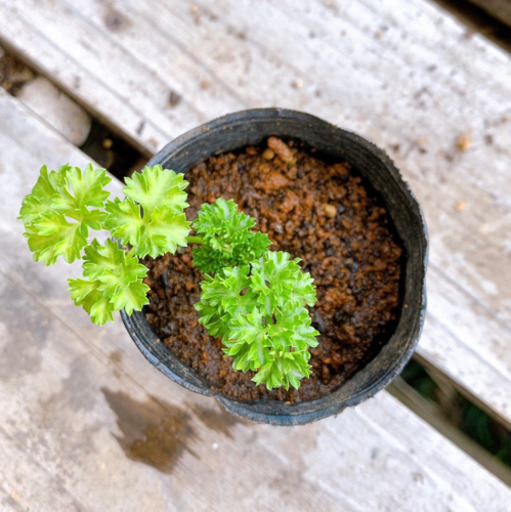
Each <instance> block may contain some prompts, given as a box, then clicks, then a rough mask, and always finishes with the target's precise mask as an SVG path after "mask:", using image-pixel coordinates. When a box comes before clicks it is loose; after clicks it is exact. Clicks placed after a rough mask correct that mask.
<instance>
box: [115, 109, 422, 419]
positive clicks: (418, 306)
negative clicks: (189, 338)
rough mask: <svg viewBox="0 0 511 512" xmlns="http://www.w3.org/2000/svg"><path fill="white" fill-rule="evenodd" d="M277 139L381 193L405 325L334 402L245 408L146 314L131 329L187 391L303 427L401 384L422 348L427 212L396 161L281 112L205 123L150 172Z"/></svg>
mask: <svg viewBox="0 0 511 512" xmlns="http://www.w3.org/2000/svg"><path fill="white" fill-rule="evenodd" d="M270 135H276V136H281V137H290V138H295V139H300V140H302V141H304V142H307V143H308V144H309V145H311V146H312V147H314V148H316V149H317V150H319V151H321V152H322V153H324V154H327V155H330V156H332V157H334V158H336V159H337V160H339V161H344V160H346V161H348V162H350V163H351V165H352V167H353V168H354V169H356V170H357V171H358V172H359V173H360V174H361V175H362V176H363V177H364V178H365V179H366V180H367V181H368V182H369V183H370V184H371V185H372V187H373V188H374V189H375V190H376V191H377V192H378V193H379V195H380V196H381V198H382V199H383V201H384V203H385V205H386V208H387V211H388V213H389V215H390V217H391V218H392V221H393V223H394V226H395V229H396V231H397V234H398V236H399V238H400V239H401V241H402V244H403V246H404V249H405V265H404V283H403V296H402V305H401V311H400V313H399V320H398V325H397V327H396V329H395V332H394V333H393V334H392V336H391V337H390V339H389V341H388V343H387V344H386V345H385V346H384V347H383V348H382V350H381V351H380V353H379V354H378V355H377V356H376V357H375V358H374V359H373V360H372V361H371V362H370V363H369V364H367V365H366V366H365V367H364V368H363V369H361V370H360V371H359V372H358V373H356V374H355V375H354V376H353V377H352V378H351V379H350V380H348V381H347V382H346V383H344V384H343V385H342V386H341V387H339V388H338V389H336V390H334V391H332V392H330V393H329V394H327V395H325V396H323V397H321V398H319V399H316V400H313V401H310V402H304V403H298V404H292V405H286V404H284V403H283V402H280V401H275V400H273V401H256V402H252V403H242V402H237V401H235V400H232V399H229V398H226V397H225V396H222V395H220V394H218V393H216V392H214V391H211V390H210V389H209V386H208V384H207V383H206V382H205V380H204V379H203V378H202V377H201V376H200V375H198V374H197V373H196V372H194V371H193V370H191V369H190V368H189V367H187V366H186V365H185V364H183V363H182V362H181V361H179V360H178V359H176V358H175V357H173V355H172V354H171V352H170V350H169V349H168V348H167V347H166V346H165V345H164V344H163V343H161V342H159V341H158V338H157V336H156V334H155V333H154V332H153V331H152V330H151V328H150V327H149V324H148V323H147V321H146V320H145V317H144V315H143V314H142V313H140V312H138V313H134V314H133V315H131V316H127V315H126V314H125V313H124V312H123V314H122V317H123V320H124V323H125V325H126V328H127V329H128V332H129V333H130V335H131V337H132V338H133V340H134V341H135V343H136V345H137V346H138V348H139V349H140V350H141V352H142V353H143V354H144V356H145V357H146V358H147V359H148V360H149V362H150V363H151V364H153V365H154V366H156V368H158V369H159V370H160V371H161V372H163V373H164V374H165V375H166V376H168V377H169V378H171V379H172V380H174V381H175V382H177V383H178V384H180V385H182V386H184V387H185V388H187V389H189V390H191V391H195V392H197V393H201V394H204V395H209V396H213V397H215V398H217V399H218V400H219V401H220V402H221V403H222V405H224V406H225V408H226V409H228V410H229V411H230V412H232V413H234V414H237V415H239V416H243V417H245V418H248V419H250V420H254V421H258V422H263V423H269V424H274V425H299V424H304V423H309V422H312V421H316V420H319V419H322V418H325V417H327V416H330V415H334V414H338V413H339V412H341V411H342V410H343V409H344V408H346V407H349V406H354V405H357V404H358V403H360V402H361V401H362V400H365V399H367V398H369V397H371V396H373V395H374V394H375V393H376V392H377V391H380V390H381V389H383V388H384V387H385V386H387V385H388V384H389V383H390V382H391V381H392V379H394V378H395V377H396V376H397V375H398V374H399V373H400V371H401V370H402V369H403V367H404V365H405V364H406V363H407V362H408V360H409V359H410V357H411V356H412V353H413V351H414V349H415V346H416V344H417V342H418V339H419V336H420V332H421V329H422V324H423V321H424V315H425V310H426V293H425V273H426V265H427V232H426V226H425V223H424V218H423V216H422V212H421V210H420V207H419V205H418V203H417V201H416V199H415V197H414V196H413V194H412V192H411V191H410V189H409V188H408V186H407V185H406V183H404V181H403V180H402V178H401V176H400V174H399V172H398V170H397V169H396V168H395V167H394V165H393V163H392V162H391V160H390V159H389V158H388V157H387V155H386V154H385V153H383V152H382V151H381V150H380V149H378V148H377V147H376V146H374V145H373V144H372V143H370V142H368V141H367V140H365V139H363V138H362V137H360V136H358V135H355V134H353V133H350V132H347V131H345V130H342V129H340V128H337V127H335V126H333V125H331V124H329V123H327V122H325V121H323V120H321V119H318V118H316V117H314V116H311V115H308V114H304V113H301V112H295V111H290V110H282V109H276V108H271V109H257V110H247V111H242V112H237V113H234V114H230V115H227V116H225V117H221V118H219V119H216V120H214V121H211V122H209V123H206V124H204V125H202V126H200V127H198V128H196V129H194V130H192V131H190V132H188V133H185V134H184V135H182V136H181V137H178V138H177V139H176V140H174V141H173V142H171V143H170V144H168V145H167V146H166V147H165V148H164V149H162V150H161V151H160V152H159V153H158V154H157V155H155V156H154V157H153V158H152V159H151V161H150V162H149V164H148V165H151V166H152V165H156V164H161V165H162V166H163V167H164V168H169V169H173V170H174V171H176V172H184V173H186V172H187V171H188V170H189V169H191V168H192V167H193V166H194V165H196V164H197V163H198V162H200V161H203V160H205V159H206V158H207V157H209V156H211V155H213V154H220V153H223V152H225V151H230V150H234V149H237V148H241V147H243V146H246V145H257V144H259V143H261V142H262V141H264V140H265V139H266V138H267V137H269V136H270Z"/></svg>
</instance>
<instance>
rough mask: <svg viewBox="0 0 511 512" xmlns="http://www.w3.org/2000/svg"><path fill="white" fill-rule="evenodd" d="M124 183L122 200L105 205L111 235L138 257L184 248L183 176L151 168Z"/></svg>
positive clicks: (186, 223) (166, 170)
mask: <svg viewBox="0 0 511 512" xmlns="http://www.w3.org/2000/svg"><path fill="white" fill-rule="evenodd" d="M125 181H126V187H124V189H123V192H124V194H125V196H126V198H125V199H124V200H122V201H121V200H120V199H119V198H116V199H115V200H114V201H109V202H108V203H107V204H106V211H107V212H108V216H107V218H106V222H105V224H106V227H107V228H108V229H109V230H110V233H111V234H112V236H114V237H116V238H118V239H119V240H120V241H121V243H122V244H130V245H131V246H132V247H133V248H135V252H136V254H137V255H138V256H139V257H141V258H143V257H144V256H147V255H149V256H151V257H153V258H155V257H156V256H158V255H160V254H164V253H166V252H171V253H174V252H175V251H176V249H177V248H178V247H185V246H186V245H187V241H186V237H187V236H188V234H189V233H190V223H189V222H188V221H187V220H186V217H185V214H184V211H183V210H184V208H186V207H187V206H188V203H187V202H186V198H187V194H186V192H185V191H184V189H185V188H186V187H187V186H188V182H187V181H185V180H184V178H183V175H182V174H176V173H175V172H174V171H170V170H168V169H163V168H162V166H161V165H155V166H154V167H145V168H144V169H143V170H142V172H140V173H134V174H133V176H132V177H131V178H126V180H125Z"/></svg>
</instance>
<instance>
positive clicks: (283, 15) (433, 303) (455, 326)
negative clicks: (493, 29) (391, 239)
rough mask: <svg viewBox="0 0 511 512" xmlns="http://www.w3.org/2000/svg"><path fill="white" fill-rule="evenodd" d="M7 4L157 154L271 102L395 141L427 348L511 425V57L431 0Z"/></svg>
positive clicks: (37, 50)
mask: <svg viewBox="0 0 511 512" xmlns="http://www.w3.org/2000/svg"><path fill="white" fill-rule="evenodd" d="M0 9H1V12H2V16H0V34H1V36H0V37H1V38H2V40H3V42H4V43H7V45H8V46H9V47H10V48H13V49H15V50H16V51H17V52H19V53H20V54H21V55H22V56H23V57H25V58H27V59H29V60H30V61H31V62H32V63H33V64H34V65H35V66H36V67H37V68H38V69H40V70H41V71H43V72H44V73H46V74H48V75H49V76H50V77H51V78H52V80H54V81H56V82H57V83H58V84H59V85H60V86H62V87H63V88H64V89H66V90H67V91H68V92H69V93H70V94H71V95H72V96H74V97H75V98H77V99H78V100H79V101H80V102H82V103H83V104H85V105H86V106H87V108H88V109H90V110H92V111H93V112H95V113H96V114H97V115H99V116H100V117H101V118H102V119H103V120H104V121H105V122H106V123H108V124H109V125H111V126H113V127H114V128H115V129H116V130H118V131H120V132H122V133H124V135H125V136H126V137H127V138H129V139H130V140H131V141H132V142H134V143H136V144H137V146H138V147H140V148H142V149H143V150H144V151H145V152H146V153H152V152H154V151H155V150H156V149H158V148H160V147H162V145H163V144H165V142H166V141H168V140H169V139H171V138H173V137H175V136H176V135H178V134H180V133H182V132H183V131H185V130H186V129H188V128H191V127H193V126H195V125H196V124H198V123H199V122H201V121H204V120H208V119H211V118H214V117H216V116H218V115H221V114H225V113H227V112H230V111H234V110H238V109H242V108H246V107H262V106H282V107H287V108H295V109H300V110H304V111H307V112H310V113H314V114H316V115H318V116H320V117H323V118H324V119H326V120H328V121H331V122H332V123H334V124H337V125H340V126H342V127H344V128H348V129H352V130H354V131H357V132H359V133H360V134H362V135H365V136H367V137H368V138H369V139H371V140H373V141H374V142H375V143H377V144H378V145H379V146H381V147H382V148H385V149H386V150H387V151H388V152H389V154H390V155H391V157H392V158H393V159H394V160H395V162H396V164H397V166H398V167H399V168H400V169H401V170H402V173H403V175H404V177H405V179H406V180H407V181H408V182H409V183H410V185H411V187H412V189H413V190H414V192H415V194H416V195H417V197H418V199H419V200H420V202H421V204H422V206H423V208H424V211H425V215H426V219H427V223H428V227H429V231H430V238H431V251H430V269H431V270H430V275H429V304H430V307H429V313H428V319H427V323H426V327H425V332H424V336H423V338H422V341H421V343H420V346H419V349H418V352H419V354H420V355H421V357H423V358H424V359H425V360H426V361H427V362H429V363H430V364H431V365H433V366H435V367H437V368H439V369H440V370H442V371H443V372H444V373H445V374H446V375H448V376H449V377H450V378H452V379H453V381H454V382H455V383H456V384H457V385H458V386H459V387H460V388H461V389H462V390H464V391H465V392H466V393H467V394H469V395H470V396H473V397H475V399H476V400H477V401H479V402H480V403H481V404H482V405H483V406H484V407H485V408H486V409H488V410H489V411H490V412H492V413H493V414H494V415H496V416H498V417H499V419H500V420H501V421H503V422H505V423H506V424H507V425H508V426H511V407H510V404H511V355H510V354H511V350H509V343H510V341H511V272H509V268H510V252H511V243H510V238H509V233H510V232H511V173H510V172H509V161H510V158H511V97H510V94H509V83H510V80H511V61H510V58H509V55H507V54H505V53H503V52H502V51H500V50H498V49H497V48H496V47H494V46H493V45H492V44H491V43H489V42H487V41H486V40H484V39H483V38H482V37H480V36H472V37H469V36H467V33H466V31H465V29H464V28H463V27H462V26H461V25H460V24H458V23H457V22H456V20H455V19H453V18H452V17H451V16H449V15H448V14H446V13H445V12H443V11H441V10H440V9H439V8H436V7H434V6H433V5H431V4H429V3H428V2H426V1H423V0H413V1H410V2H406V4H405V5H403V2H398V1H397V0H385V1H376V0H359V1H357V2H349V3H341V2H336V1H319V0H318V1H312V0H309V1H306V2H299V3H297V2H291V1H289V0H283V1H281V2H270V1H260V2H251V1H249V0H239V1H236V2H234V1H229V0H222V1H218V2H215V3H214V4H212V3H211V2H206V1H197V2H172V1H168V2H157V1H148V2H127V1H122V0H113V1H110V2H108V3H105V2H100V1H99V0H93V1H90V0H78V1H76V2H65V1H63V0H59V1H51V2H50V1H37V2H36V1H35V0H28V1H25V2H10V1H8V0H0ZM460 135H465V136H466V137H465V140H466V141H467V144H465V146H463V149H462V148H460V147H459V144H457V138H458V137H459V136H460Z"/></svg>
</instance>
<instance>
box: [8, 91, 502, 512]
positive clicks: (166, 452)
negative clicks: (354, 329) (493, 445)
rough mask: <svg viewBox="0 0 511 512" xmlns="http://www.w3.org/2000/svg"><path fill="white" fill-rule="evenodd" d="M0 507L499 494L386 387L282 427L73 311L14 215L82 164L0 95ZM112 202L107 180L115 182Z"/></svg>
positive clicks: (393, 504) (431, 499)
mask: <svg viewBox="0 0 511 512" xmlns="http://www.w3.org/2000/svg"><path fill="white" fill-rule="evenodd" d="M0 118H1V119H2V123H0V194H1V201H0V247H1V251H0V274H1V280H0V297H1V299H0V302H1V304H2V307H1V308H0V382H1V386H0V410H1V411H2V417H1V418H2V419H1V421H0V454H1V456H0V510H22V511H24V510H37V511H47V510H48V511H57V510H58V511H60V510H87V511H89V510H91V511H96V510H97V511H103V510H109V511H110V510H111V511H117V510H118V511H122V512H127V511H130V510H136V511H139V510H152V511H159V510H162V511H163V510H176V511H180V512H181V511H188V510H189V511H193V512H196V511H201V510H204V511H206V510H207V511H214V510H218V511H229V510H233V511H239V510H248V509H249V508H253V507H257V509H258V510H300V511H317V510H322V511H323V510H324V511H327V510H332V511H335V510H341V509H342V510H355V511H366V510H393V511H394V510H406V511H408V510H411V509H413V510H416V511H430V510H432V509H434V510H438V511H441V510H446V511H447V510H449V511H467V510H473V511H476V510H496V511H498V510H502V511H504V510H506V509H507V505H508V504H509V500H510V499H511V492H510V491H509V489H508V488H507V487H506V486H504V485H503V484H502V483H501V482H500V481H499V480H497V479H496V478H495V477H493V476H492V475H491V474H489V473H488V472H487V471H486V470H484V469H483V468H482V467H480V466H479V465H478V464H477V463H475V462H474V461H473V460H472V459H470V458H469V457H468V456H467V455H466V454H465V453H463V452H462V451H460V450H459V449H458V448H456V447H455V446H454V445H452V444H451V443H450V442H449V441H447V440H446V439H444V438H443V437H442V436H441V435H440V434H438V433H437V432H436V431H434V430H433V429H431V427H429V426H428V425H427V424H426V423H424V422H423V421H422V420H420V419H418V418H417V417H416V416H415V415H414V414H413V413H411V412H410V411H409V410H407V409H406V407H404V406H403V405H402V404H401V403H399V402H398V401H397V400H395V399H394V398H392V397H391V396H390V395H388V394H387V393H386V392H381V393H380V394H378V395H377V396H376V397H375V398H373V399H371V400H369V401H367V402H365V403H364V404H363V405H361V406H359V407H357V408H356V409H353V410H348V411H345V412H344V413H343V414H341V415H339V416H338V417H336V418H329V419H326V420H323V421H320V422H318V423H315V424H310V425H307V426H303V427H293V428H289V429H285V428H276V427H270V426H266V425H257V424H253V423H250V422H248V421H243V420H238V419H236V418H235V417H233V416H231V415H230V414H229V413H227V412H225V411H223V410H222V409H221V408H220V406H219V405H218V404H217V403H216V402H215V401H213V400H212V399H208V398H205V397H202V396H199V395H195V394H193V393H191V392H188V391H186V390H184V389H182V388H180V387H179V386H177V385H176V384H174V383H172V382H171V381H169V380H168V379H166V378H165V377H164V376H163V375H161V374H160V373H159V372H158V371H156V370H155V369H154V368H153V367H152V366H151V365H150V364H149V363H147V362H146V361H145V359H144V358H143V357H142V355H141V354H140V353H139V352H138V350H137V349H136V347H135V346H134V344H133V343H132V342H131V340H130V339H129V337H128V335H127V333H126V332H125V330H124V328H123V326H122V322H121V321H120V319H119V318H116V321H115V322H114V323H112V324H109V325H107V326H103V327H97V326H93V325H92V324H90V322H89V320H88V318H87V316H86V315H85V313H83V312H82V311H81V310H80V309H78V308H76V307H75V306H73V305H72V303H71V300H70V299H69V297H68V295H67V292H66V279H67V278H68V277H70V276H72V275H73V274H74V273H75V272H76V269H75V268H73V267H72V266H71V267H69V266H67V265H65V264H57V265H56V266H55V267H45V266H44V265H42V264H40V263H34V262H33V261H32V260H31V256H30V253H29V251H28V248H27V247H26V243H25V240H24V238H23V237H22V226H21V223H20V222H19V221H18V220H16V216H17V213H18V211H19V206H20V203H21V199H22V197H23V196H24V195H25V194H26V193H27V192H29V190H30V188H31V187H32V185H33V182H34V180H35V179H36V176H37V173H38V169H39V167H40V165H41V164H42V163H43V162H44V163H46V164H47V165H48V166H50V167H53V168H55V167H56V166H58V165H60V164H61V163H63V162H70V163H72V164H74V165H83V164H84V163H85V162H86V161H87V157H86V156H85V155H83V154H82V153H80V152H79V151H78V150H77V149H75V148H74V147H73V146H71V145H69V144H68V143H66V142H65V141H63V140H62V138H61V137H60V136H59V135H57V134H56V133H54V132H53V131H51V130H50V129H49V128H48V127H47V126H46V125H45V123H44V121H43V120H41V119H37V118H36V117H35V116H34V115H33V114H31V113H30V112H29V111H28V110H27V109H26V108H25V107H24V106H23V105H21V104H20V103H19V102H18V101H17V100H15V99H13V98H11V97H10V96H8V95H7V94H6V93H5V92H3V91H2V90H0ZM112 191H113V192H114V193H117V192H118V191H119V184H118V183H113V184H112Z"/></svg>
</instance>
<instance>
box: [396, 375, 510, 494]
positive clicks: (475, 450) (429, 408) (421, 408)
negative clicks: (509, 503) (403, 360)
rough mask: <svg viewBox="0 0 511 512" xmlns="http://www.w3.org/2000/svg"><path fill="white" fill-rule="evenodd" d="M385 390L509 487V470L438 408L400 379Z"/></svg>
mask: <svg viewBox="0 0 511 512" xmlns="http://www.w3.org/2000/svg"><path fill="white" fill-rule="evenodd" d="M386 390H387V391H388V392H389V393H390V394H391V395H392V396H393V397H395V398H397V399H398V400H399V401H400V402H401V403H402V404H404V405H405V406H406V407H408V409H410V410H411V411H413V412H414V413H415V414H417V416H419V417H420V418H422V419H423V420H425V421H426V422H427V423H428V424H429V425H431V426H432V427H433V428H434V429H435V430H437V431H438V432H440V434H442V435H443V436H444V437H446V438H447V439H449V440H450V441H452V442H453V443H454V444H455V445H456V446H458V447H459V448H460V449H461V450H463V451H464V452H465V453H467V454H468V455H469V456H470V457H472V458H473V459H474V460H476V461H477V462H478V463H479V464H481V466H483V467H485V468H486V469H487V470H488V471H490V472H491V473H492V474H494V475H495V476H496V477H497V478H499V479H500V480H501V481H502V482H504V483H505V484H506V485H508V486H511V469H510V468H508V467H507V466H506V465H504V464H503V463H501V462H500V461H499V460H497V459H496V458H495V457H494V456H492V455H491V454H490V453H489V452H487V451H486V450H485V449H484V448H482V447H481V446H480V445H478V444H477V443H476V442H475V441H473V440H472V439H470V438H469V437H468V436H467V435H466V434H464V433H463V432H462V431H461V430H459V429H458V428H456V427H455V426H454V425H453V424H452V423H450V422H449V421H448V420H447V419H446V418H445V417H444V416H443V414H442V412H441V409H440V407H439V406H437V405H436V404H434V403H431V402H429V401H427V400H426V399H425V398H423V397H422V396H421V395H420V394H419V393H418V392H417V391H416V390H415V389H414V388H413V387H412V386H410V385H408V384H407V383H406V382H405V381H404V380H403V379H402V378H401V377H398V378H397V379H396V380H395V381H394V382H392V384H390V386H388V387H387V388H386Z"/></svg>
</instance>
